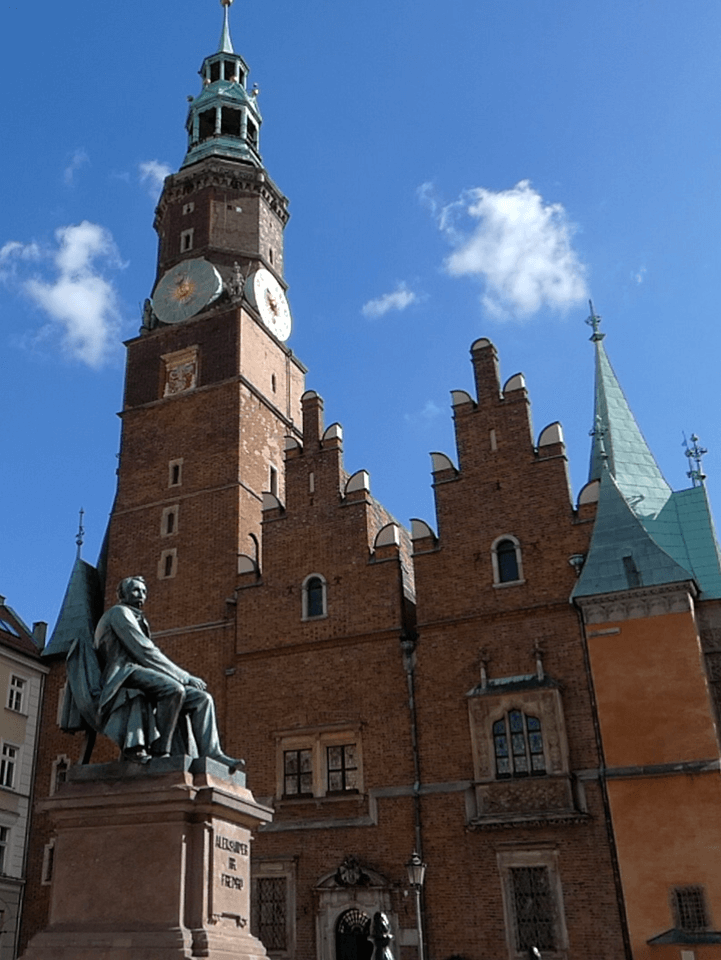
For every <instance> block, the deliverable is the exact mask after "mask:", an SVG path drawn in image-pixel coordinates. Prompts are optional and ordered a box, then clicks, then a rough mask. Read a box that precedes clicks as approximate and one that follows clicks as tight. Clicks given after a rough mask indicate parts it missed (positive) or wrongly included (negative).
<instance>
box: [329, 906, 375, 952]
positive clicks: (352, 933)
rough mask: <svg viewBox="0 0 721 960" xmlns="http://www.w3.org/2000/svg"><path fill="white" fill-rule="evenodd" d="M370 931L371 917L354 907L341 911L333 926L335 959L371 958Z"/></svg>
mask: <svg viewBox="0 0 721 960" xmlns="http://www.w3.org/2000/svg"><path fill="white" fill-rule="evenodd" d="M370 932H371V918H370V917H369V916H368V914H367V913H363V911H362V910H358V909H356V908H355V907H353V908H352V909H351V910H346V911H345V913H342V914H341V915H340V916H339V917H338V922H337V923H336V927H335V960H371V955H372V953H373V944H372V943H371V942H370V940H369V939H368V934H369V933H370Z"/></svg>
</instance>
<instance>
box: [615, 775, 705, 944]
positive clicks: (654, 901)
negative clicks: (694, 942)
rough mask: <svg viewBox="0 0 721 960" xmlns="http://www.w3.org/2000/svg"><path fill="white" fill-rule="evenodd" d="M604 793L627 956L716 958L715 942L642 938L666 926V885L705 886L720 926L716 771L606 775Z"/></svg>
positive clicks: (668, 922) (669, 918) (670, 918)
mask: <svg viewBox="0 0 721 960" xmlns="http://www.w3.org/2000/svg"><path fill="white" fill-rule="evenodd" d="M608 794H609V801H610V805H611V814H612V817H613V825H614V831H615V834H616V843H617V849H618V858H619V866H620V869H621V881H622V883H623V892H624V899H625V901H626V911H627V916H628V922H629V931H630V935H631V943H632V949H633V957H634V960H661V958H664V960H665V958H667V957H668V958H670V957H675V958H677V960H678V958H680V956H681V950H682V949H685V950H690V951H695V954H696V960H701V958H704V960H705V958H721V944H714V945H705V946H687V947H683V948H682V947H681V946H674V947H671V946H670V945H669V946H663V947H661V946H659V947H651V946H648V944H647V943H646V941H647V940H649V939H650V938H651V937H654V936H657V935H658V934H660V933H663V932H664V931H666V930H669V929H670V928H671V927H672V926H673V914H672V912H671V906H670V891H671V888H672V887H680V886H690V885H694V886H695V885H700V886H703V887H704V888H705V892H706V898H707V904H708V907H709V912H710V914H711V916H710V920H711V923H712V926H713V929H716V930H718V929H721V869H719V864H721V775H720V774H719V773H718V772H717V771H714V772H712V773H704V774H698V775H695V776H688V775H683V776H666V777H646V778H634V779H629V780H610V781H609V783H608Z"/></svg>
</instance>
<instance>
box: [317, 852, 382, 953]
mask: <svg viewBox="0 0 721 960" xmlns="http://www.w3.org/2000/svg"><path fill="white" fill-rule="evenodd" d="M315 893H316V897H317V904H318V910H317V915H316V933H317V943H318V960H370V957H371V954H372V952H373V948H372V945H371V943H370V941H369V940H368V939H367V937H368V934H369V933H370V925H371V920H372V917H373V914H374V913H375V912H376V911H378V910H381V911H383V912H384V913H386V914H387V915H388V917H389V919H390V923H391V930H392V932H393V934H394V935H397V934H398V919H397V917H396V916H395V914H394V913H393V912H392V910H391V888H390V883H389V882H388V880H386V878H385V877H382V876H381V875H380V874H379V873H376V872H375V871H374V870H371V869H369V868H368V867H365V866H363V865H361V864H360V863H359V862H358V860H357V859H356V858H355V857H346V858H345V859H344V860H343V861H342V863H340V864H339V865H338V867H337V868H336V869H335V870H334V871H333V872H332V873H329V874H326V876H325V877H323V878H322V879H321V880H320V882H319V883H318V884H317V885H316V888H315Z"/></svg>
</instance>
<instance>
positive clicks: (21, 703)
mask: <svg viewBox="0 0 721 960" xmlns="http://www.w3.org/2000/svg"><path fill="white" fill-rule="evenodd" d="M26 690H27V680H25V679H24V678H23V677H18V676H16V675H15V674H14V673H13V674H11V676H10V687H9V688H8V709H10V710H14V711H15V712H16V713H24V707H25V693H26Z"/></svg>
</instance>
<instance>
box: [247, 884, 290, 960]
mask: <svg viewBox="0 0 721 960" xmlns="http://www.w3.org/2000/svg"><path fill="white" fill-rule="evenodd" d="M287 903H288V880H287V878H286V877H258V879H257V880H256V882H255V898H254V900H253V931H254V933H255V936H256V937H258V939H259V940H261V941H262V942H263V946H264V947H265V949H266V950H287V949H288V935H287Z"/></svg>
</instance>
